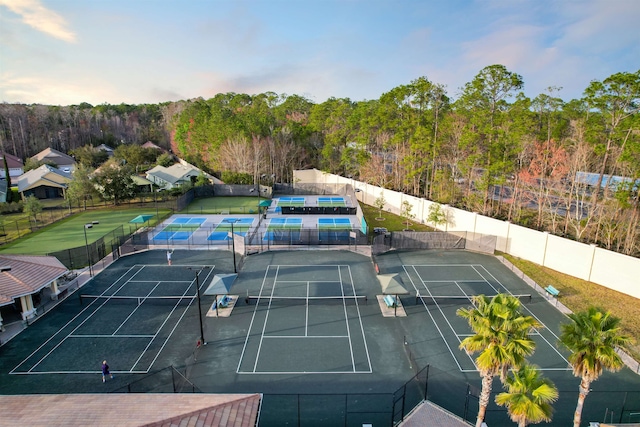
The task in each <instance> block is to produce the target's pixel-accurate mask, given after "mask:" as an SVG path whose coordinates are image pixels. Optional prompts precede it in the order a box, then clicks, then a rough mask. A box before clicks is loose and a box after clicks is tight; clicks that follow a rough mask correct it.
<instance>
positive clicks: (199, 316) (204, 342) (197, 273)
mask: <svg viewBox="0 0 640 427" xmlns="http://www.w3.org/2000/svg"><path fill="white" fill-rule="evenodd" d="M205 268H209V266H208V265H206V266H204V267H202V268H201V269H197V268H192V267H187V270H191V271H195V272H196V295H197V297H198V321H199V322H200V343H201V344H202V345H207V342H206V341H205V340H204V326H203V325H202V304H201V301H200V273H201V272H202V270H204V269H205Z"/></svg>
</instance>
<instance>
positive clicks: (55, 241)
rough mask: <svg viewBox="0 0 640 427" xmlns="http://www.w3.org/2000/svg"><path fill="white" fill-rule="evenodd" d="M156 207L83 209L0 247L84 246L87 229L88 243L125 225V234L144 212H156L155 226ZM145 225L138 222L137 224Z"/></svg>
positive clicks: (22, 250)
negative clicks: (91, 224)
mask: <svg viewBox="0 0 640 427" xmlns="http://www.w3.org/2000/svg"><path fill="white" fill-rule="evenodd" d="M155 213H156V212H155V209H145V208H130V209H118V210H116V209H104V210H93V211H86V212H81V213H79V214H76V215H73V216H71V217H69V218H67V219H64V220H61V221H58V222H56V223H54V224H51V225H49V226H47V227H44V228H42V229H40V230H38V231H36V232H34V233H30V234H28V235H27V236H25V237H23V238H21V239H19V240H16V241H14V242H12V243H9V244H7V245H3V246H2V247H0V253H3V254H22V255H45V254H48V253H51V252H56V251H60V250H63V249H68V248H74V247H77V246H84V245H85V240H84V232H85V230H86V232H87V240H88V242H89V243H91V242H93V241H95V240H97V239H99V238H100V237H102V236H104V235H106V234H108V233H110V232H112V231H113V230H114V229H116V228H118V227H120V226H124V231H125V233H126V234H128V233H129V230H130V228H131V229H132V230H135V228H136V224H130V223H129V221H131V220H132V219H133V218H135V217H136V216H138V215H142V214H149V215H154V218H153V219H152V220H151V221H150V225H155V223H156V218H155ZM158 213H159V215H160V217H163V216H165V215H167V214H168V213H170V211H169V210H168V209H161V210H159V211H158ZM93 221H98V222H99V224H96V225H94V226H93V227H92V228H88V229H85V227H84V225H85V224H87V223H90V222H93ZM143 225H145V224H137V226H138V227H140V226H143Z"/></svg>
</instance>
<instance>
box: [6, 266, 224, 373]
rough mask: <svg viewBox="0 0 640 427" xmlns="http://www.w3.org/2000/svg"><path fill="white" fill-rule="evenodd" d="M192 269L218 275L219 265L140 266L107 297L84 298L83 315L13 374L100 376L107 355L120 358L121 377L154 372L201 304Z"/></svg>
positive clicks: (117, 362) (113, 286)
mask: <svg viewBox="0 0 640 427" xmlns="http://www.w3.org/2000/svg"><path fill="white" fill-rule="evenodd" d="M188 268H191V269H195V270H203V269H205V270H203V271H206V273H205V274H206V276H209V275H212V274H213V273H212V272H213V266H202V265H198V266H184V268H173V267H169V266H163V265H152V266H147V265H134V266H132V267H130V268H129V269H128V270H127V271H126V272H125V273H124V274H122V275H121V276H120V277H119V278H118V279H117V280H116V281H114V282H113V283H112V284H111V285H110V286H108V287H107V288H106V289H104V290H103V291H102V292H100V293H95V294H90V295H80V296H79V298H78V300H76V301H77V303H78V304H82V308H81V310H80V311H79V312H78V313H77V314H76V315H75V316H74V317H72V318H71V319H69V320H68V322H66V324H64V325H63V326H62V327H60V328H59V329H58V330H57V331H56V332H55V333H54V334H53V335H52V336H51V337H50V338H49V339H47V340H46V341H44V342H43V343H42V344H41V345H40V346H38V347H37V348H36V349H34V350H33V351H32V352H31V353H30V354H29V355H28V356H27V357H26V358H24V359H23V360H22V361H21V362H20V363H19V364H18V365H17V366H16V367H15V368H13V370H11V372H10V374H21V375H34V374H99V373H100V369H99V368H100V366H99V365H98V364H97V363H96V361H98V360H100V359H102V358H104V355H106V354H118V355H119V356H118V358H117V360H115V361H114V362H113V364H112V371H113V373H115V374H144V373H147V372H149V371H150V370H151V369H152V367H153V365H154V363H155V361H156V360H157V359H158V356H159V355H160V352H161V351H162V350H163V348H164V347H165V346H166V344H167V342H168V341H169V340H170V339H171V338H172V335H173V334H174V332H175V330H176V328H177V326H178V325H179V324H180V322H181V320H182V319H183V318H184V316H185V315H186V313H187V310H188V309H189V308H190V307H191V306H192V304H193V303H194V301H196V287H195V286H196V285H195V278H192V277H193V276H192V274H190V273H189V271H188ZM187 273H188V274H187ZM205 274H203V278H204V276H205ZM203 283H204V282H203Z"/></svg>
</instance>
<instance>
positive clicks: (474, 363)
mask: <svg viewBox="0 0 640 427" xmlns="http://www.w3.org/2000/svg"><path fill="white" fill-rule="evenodd" d="M415 272H416V274H417V275H418V277H420V280H422V276H420V273H418V270H415ZM453 283H455V284H456V286H457V287H458V288H459V289H460V291H461V292H462V294H463V295H464V296H466V297H467V299H469V297H468V295H467V293H466V292H464V291H463V290H462V288H461V287H460V285H458V283H456V282H455V281H454V282H453ZM422 286H424V288H425V290H426V291H427V292H429V296H431V297H433V296H434V295H433V294H432V293H431V290H430V289H429V287H428V286H427V285H425V284H424V282H423V283H422ZM432 300H433V303H434V304H435V306H436V307H437V308H438V311H439V312H440V314H441V315H442V317H443V318H444V321H445V322H446V323H447V325H449V329H451V332H453V334H454V335H455V336H456V339H457V340H458V343H461V342H462V340H461V339H460V337H459V336H458V332H457V331H456V330H455V328H454V327H453V325H452V324H451V322H450V321H449V317H448V316H447V315H446V314H444V312H443V311H442V308H440V304H438V301H437V300H436V299H435V298H432ZM469 300H470V299H469ZM423 304H424V303H423ZM424 306H425V308H426V304H424ZM438 331H440V329H438ZM442 338H443V339H444V336H443V337H442ZM452 354H453V353H452ZM464 354H466V355H467V357H468V358H469V360H470V361H471V363H472V364H473V366H475V367H476V368H477V367H478V365H476V361H475V360H473V357H471V355H470V354H469V353H467V352H466V351H465V352H464ZM454 358H455V356H454ZM456 362H457V359H456Z"/></svg>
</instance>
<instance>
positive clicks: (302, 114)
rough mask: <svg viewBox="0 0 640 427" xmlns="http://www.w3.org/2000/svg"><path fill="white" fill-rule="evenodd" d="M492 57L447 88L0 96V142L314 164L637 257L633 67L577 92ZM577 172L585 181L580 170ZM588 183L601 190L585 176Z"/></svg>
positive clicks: (234, 168)
mask: <svg viewBox="0 0 640 427" xmlns="http://www.w3.org/2000/svg"><path fill="white" fill-rule="evenodd" d="M523 88H524V81H523V78H522V76H520V75H519V74H517V73H516V72H513V71H510V70H508V69H507V67H505V66H503V65H491V66H487V67H485V68H484V69H482V70H480V71H479V72H478V74H477V75H476V76H475V77H474V78H473V79H472V80H471V81H470V82H468V83H466V84H465V85H464V86H463V87H462V88H459V89H458V90H457V93H456V94H455V97H454V96H453V94H450V93H449V92H448V90H447V88H446V87H445V86H444V85H442V84H439V83H437V82H432V81H430V80H429V79H428V78H427V77H419V78H416V79H415V80H413V81H411V82H408V83H407V84H404V85H401V86H398V87H394V88H392V89H390V90H389V91H388V92H385V93H383V94H381V95H380V97H379V98H378V99H374V100H363V101H352V100H350V99H348V98H329V99H328V100H326V101H325V102H322V103H314V102H312V101H310V100H309V99H306V98H305V97H303V96H299V95H287V94H280V95H278V94H276V93H274V92H267V93H261V94H254V95H248V94H238V93H220V94H217V95H216V96H215V97H213V98H211V99H203V98H197V99H190V100H183V101H178V102H166V103H161V104H141V105H126V104H120V105H107V104H104V105H98V106H92V105H90V104H87V103H82V104H80V105H71V106H46V105H23V104H7V103H3V104H0V144H1V147H0V149H1V150H2V151H6V152H8V153H10V154H14V155H16V156H18V157H20V158H22V159H26V158H28V157H30V156H32V155H34V154H36V153H38V152H39V151H41V150H43V149H44V148H46V147H52V148H55V149H57V150H60V151H63V152H67V153H68V152H70V151H71V150H74V149H76V148H78V147H82V146H85V145H93V146H97V145H100V144H102V143H104V144H107V145H109V146H111V147H113V148H116V147H117V146H119V145H122V144H142V143H144V142H146V141H152V142H154V143H156V144H157V145H159V146H161V147H164V148H167V149H170V150H172V152H173V153H174V154H176V155H177V156H179V157H181V158H184V159H185V160H187V161H189V162H191V163H193V164H195V165H197V166H198V167H201V168H203V169H204V170H207V171H208V172H210V173H213V174H215V175H217V176H221V174H222V173H223V172H227V173H244V174H249V175H251V176H253V177H254V182H257V181H258V180H260V177H261V176H263V175H265V176H270V177H271V176H273V177H275V180H276V181H278V182H291V180H292V170H294V169H304V168H318V169H321V170H324V171H327V172H330V173H335V174H339V175H342V176H346V177H350V178H353V179H357V180H360V181H364V182H367V183H370V184H374V185H378V186H383V187H385V188H389V189H393V190H396V191H400V192H403V193H406V194H411V195H414V196H418V197H425V198H428V199H430V200H434V201H437V202H439V203H441V204H448V205H451V206H455V207H459V208H462V209H466V210H469V211H474V212H479V213H481V214H483V215H489V216H493V217H496V218H501V219H506V220H509V221H512V222H513V223H516V224H521V225H524V226H527V227H530V228H535V229H537V230H546V231H549V232H550V233H553V234H556V235H559V236H564V237H567V238H571V239H575V240H578V241H582V242H589V243H595V244H598V245H599V246H601V247H604V248H606V249H610V250H614V251H617V252H621V253H624V254H627V255H632V256H640V199H639V193H640V192H639V191H638V187H639V186H640V114H639V111H638V109H639V108H640V107H639V106H640V70H638V71H636V72H619V73H616V74H613V75H611V76H609V77H607V78H606V79H604V80H602V81H598V80H594V81H592V82H591V83H590V84H589V85H588V86H587V87H586V88H585V89H584V92H583V97H582V98H580V99H572V100H569V101H564V100H563V99H561V98H560V97H559V93H560V92H561V88H559V87H549V88H547V89H546V91H545V92H544V93H541V94H539V95H538V96H536V97H535V98H534V99H531V98H528V97H526V96H525V95H524V92H523ZM586 172H589V173H591V176H595V177H596V179H597V180H595V181H593V180H591V181H589V180H587V179H585V176H586V174H585V173H586ZM598 183H601V185H598Z"/></svg>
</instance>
